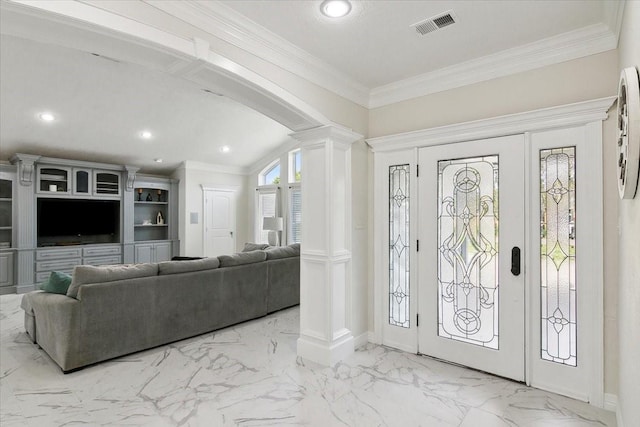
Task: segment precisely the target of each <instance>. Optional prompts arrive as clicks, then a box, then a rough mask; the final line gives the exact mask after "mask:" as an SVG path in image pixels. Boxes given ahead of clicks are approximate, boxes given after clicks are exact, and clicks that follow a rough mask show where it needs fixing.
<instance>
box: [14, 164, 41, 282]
mask: <svg viewBox="0 0 640 427" xmlns="http://www.w3.org/2000/svg"><path fill="white" fill-rule="evenodd" d="M39 159H40V156H34V155H30V154H14V155H13V156H12V157H11V159H10V161H11V163H12V164H14V165H16V166H17V168H18V180H17V183H16V185H17V187H16V193H15V194H16V200H15V201H14V208H13V209H14V218H16V219H17V220H14V221H15V222H14V227H17V230H16V234H15V237H16V241H15V242H14V243H13V245H14V247H15V248H16V250H17V251H16V254H17V261H16V274H17V276H16V280H15V282H16V293H19V294H23V293H25V292H29V291H32V290H34V283H35V277H34V268H33V266H34V262H35V249H36V245H37V240H38V238H37V234H36V232H37V225H36V224H37V222H36V211H37V207H36V198H35V197H34V194H35V192H36V186H37V185H38V184H37V182H36V162H37V161H38V160H39Z"/></svg>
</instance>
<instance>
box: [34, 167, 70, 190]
mask: <svg viewBox="0 0 640 427" xmlns="http://www.w3.org/2000/svg"><path fill="white" fill-rule="evenodd" d="M37 171H38V178H37V182H38V184H37V185H38V187H37V188H38V189H37V190H36V191H37V192H38V193H51V194H53V193H55V194H71V168H67V167H61V166H49V165H38V168H37Z"/></svg>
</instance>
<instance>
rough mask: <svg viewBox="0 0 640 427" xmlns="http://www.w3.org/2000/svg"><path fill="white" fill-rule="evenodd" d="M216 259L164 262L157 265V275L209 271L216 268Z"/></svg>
mask: <svg viewBox="0 0 640 427" xmlns="http://www.w3.org/2000/svg"><path fill="white" fill-rule="evenodd" d="M219 265H220V261H219V260H218V258H215V257H213V258H202V259H194V260H184V261H183V260H180V261H165V262H161V263H159V264H158V275H160V276H163V275H165V274H178V273H187V272H189V271H201V270H211V269H214V268H218V266H219Z"/></svg>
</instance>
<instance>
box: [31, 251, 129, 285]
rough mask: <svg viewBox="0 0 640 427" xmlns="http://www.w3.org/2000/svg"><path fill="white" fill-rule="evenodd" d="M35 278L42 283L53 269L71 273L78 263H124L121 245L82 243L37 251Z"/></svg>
mask: <svg viewBox="0 0 640 427" xmlns="http://www.w3.org/2000/svg"><path fill="white" fill-rule="evenodd" d="M35 258H36V262H35V279H36V283H42V282H44V281H45V280H47V279H48V278H49V275H50V274H51V272H52V271H60V272H62V273H67V274H71V273H73V268H74V267H75V266H76V265H111V264H121V263H122V246H121V245H107V244H105V245H82V246H73V247H59V248H58V247H51V248H44V249H38V250H37V251H36V257H35Z"/></svg>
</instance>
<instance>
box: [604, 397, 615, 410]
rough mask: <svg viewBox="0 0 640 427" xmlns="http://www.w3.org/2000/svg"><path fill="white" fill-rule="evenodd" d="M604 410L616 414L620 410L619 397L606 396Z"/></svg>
mask: <svg viewBox="0 0 640 427" xmlns="http://www.w3.org/2000/svg"><path fill="white" fill-rule="evenodd" d="M604 409H606V410H607V411H611V412H616V411H617V409H618V396H616V395H615V394H612V393H605V394H604Z"/></svg>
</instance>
